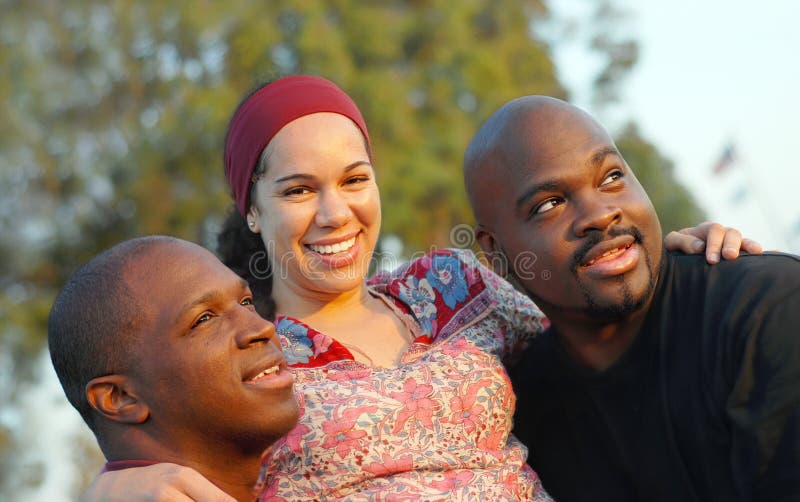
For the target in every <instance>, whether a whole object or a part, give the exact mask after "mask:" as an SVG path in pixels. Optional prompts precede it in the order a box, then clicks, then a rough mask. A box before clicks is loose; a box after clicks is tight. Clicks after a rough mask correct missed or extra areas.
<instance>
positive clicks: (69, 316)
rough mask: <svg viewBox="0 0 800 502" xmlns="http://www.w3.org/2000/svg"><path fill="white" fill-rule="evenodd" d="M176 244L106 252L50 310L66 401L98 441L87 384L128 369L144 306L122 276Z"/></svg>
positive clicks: (154, 241)
mask: <svg viewBox="0 0 800 502" xmlns="http://www.w3.org/2000/svg"><path fill="white" fill-rule="evenodd" d="M177 240H178V239H176V238H174V237H168V236H148V237H139V238H136V239H131V240H128V241H124V242H121V243H119V244H117V245H115V246H113V247H111V248H110V249H107V250H106V251H103V252H102V253H100V254H99V255H97V256H95V257H94V258H92V259H91V260H90V261H89V262H88V263H86V264H85V265H83V266H82V267H80V268H79V269H78V270H77V271H76V272H75V273H74V274H72V276H71V277H70V278H69V279H68V280H67V283H66V284H65V285H64V287H63V288H62V289H61V292H60V293H59V294H58V296H57V297H56V300H55V302H54V303H53V307H52V309H51V310H50V317H49V319H48V322H47V339H48V345H49V348H50V359H51V361H52V362H53V367H54V368H55V370H56V374H57V375H58V379H59V381H60V382H61V386H62V387H63V388H64V393H65V394H66V395H67V400H69V402H70V404H71V405H72V406H73V407H74V408H75V409H76V410H78V412H79V413H80V414H81V417H82V418H83V420H84V421H85V422H86V424H87V425H88V426H89V428H90V429H92V431H93V432H94V433H95V435H97V434H98V432H99V431H98V424H97V422H96V420H95V418H96V416H97V414H96V413H94V411H93V408H92V407H91V405H90V404H89V401H88V399H87V397H86V384H87V383H89V381H90V380H91V379H93V378H96V377H99V376H104V375H110V374H113V373H118V372H122V371H124V370H125V368H127V367H128V366H129V364H130V359H131V357H132V355H133V354H135V353H136V350H135V343H136V341H137V340H138V336H137V331H138V330H139V329H140V323H141V320H142V318H141V316H140V314H139V313H140V312H141V308H140V307H141V306H140V302H139V301H138V300H137V298H136V297H135V296H134V295H133V293H132V291H131V290H130V288H129V287H128V286H127V285H126V283H125V281H124V280H123V279H122V274H123V273H124V271H125V270H126V269H127V268H128V267H129V266H130V265H131V264H132V263H133V262H134V261H136V260H137V259H138V258H139V257H141V256H142V255H143V254H144V253H145V252H147V251H149V250H151V249H153V248H154V247H155V246H157V245H160V244H165V243H170V242H175V241H177Z"/></svg>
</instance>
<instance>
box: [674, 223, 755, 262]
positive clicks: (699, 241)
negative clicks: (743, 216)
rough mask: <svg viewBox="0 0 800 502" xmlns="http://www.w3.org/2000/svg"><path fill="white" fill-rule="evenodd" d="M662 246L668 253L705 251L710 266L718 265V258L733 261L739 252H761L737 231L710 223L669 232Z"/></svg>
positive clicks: (751, 240)
mask: <svg viewBox="0 0 800 502" xmlns="http://www.w3.org/2000/svg"><path fill="white" fill-rule="evenodd" d="M664 245H665V246H666V248H667V250H669V251H681V252H683V253H686V254H697V253H699V252H701V251H702V250H703V249H705V255H706V261H707V262H708V263H711V264H715V263H719V260H720V258H724V259H726V260H735V259H736V258H738V257H739V253H740V251H745V252H747V253H753V254H760V253H761V252H762V248H761V244H759V243H758V242H756V241H754V240H753V239H745V238H743V237H742V233H741V232H739V231H738V230H737V229H735V228H730V227H724V226H722V225H720V224H719V223H714V222H710V221H706V222H703V223H701V224H699V225H697V226H696V227H691V228H684V229H681V230H679V231H677V232H670V233H669V234H668V235H667V237H666V238H665V239H664Z"/></svg>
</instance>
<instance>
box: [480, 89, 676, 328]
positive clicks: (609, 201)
mask: <svg viewBox="0 0 800 502" xmlns="http://www.w3.org/2000/svg"><path fill="white" fill-rule="evenodd" d="M464 181H465V184H466V189H467V194H468V196H469V200H470V204H471V205H472V209H473V211H474V214H475V219H476V220H477V221H478V228H477V229H476V235H475V237H476V240H477V242H478V244H479V245H480V247H481V249H482V250H483V252H484V253H486V257H487V259H488V260H489V262H490V264H491V266H492V267H493V268H495V270H496V271H498V272H499V273H501V274H504V275H506V276H507V277H509V279H511V280H514V281H515V282H516V283H517V285H518V286H520V287H522V288H523V289H524V290H525V291H526V292H527V293H528V295H529V296H530V297H531V298H533V299H534V300H535V301H536V303H537V304H538V305H539V306H540V307H541V308H542V309H543V310H544V311H545V313H547V314H548V316H549V317H551V318H553V317H554V316H555V317H559V316H562V317H565V316H577V317H578V318H581V319H594V320H596V319H611V318H618V317H620V316H625V315H628V314H630V313H632V312H636V311H638V309H640V308H641V306H642V305H644V303H643V302H644V301H645V300H646V299H647V298H649V294H650V291H652V288H653V286H654V284H655V277H656V271H657V270H658V265H659V260H660V256H661V228H660V225H659V223H658V218H657V217H656V214H655V210H654V209H653V206H652V204H651V203H650V199H649V198H648V197H647V194H646V193H645V191H644V189H642V187H641V185H640V184H639V182H638V181H637V180H636V176H635V175H634V174H633V172H632V171H631V169H630V167H629V166H628V165H627V163H626V162H625V159H623V158H622V155H621V154H620V153H619V151H618V150H617V147H616V145H615V144H614V141H613V140H612V139H611V137H610V136H609V134H608V132H607V131H606V130H605V129H604V128H603V126H601V125H600V124H599V123H598V122H597V121H596V120H594V119H593V118H592V117H591V116H590V115H589V114H587V113H586V112H584V111H583V110H580V109H579V108H577V107H575V106H572V105H570V104H568V103H565V102H564V101H560V100H558V99H554V98H549V97H545V96H526V97H523V98H519V99H515V100H513V101H510V102H509V103H507V104H506V105H504V106H503V107H502V108H500V109H499V110H498V111H497V112H496V113H495V114H494V115H492V116H491V117H490V118H489V120H487V121H486V123H484V124H483V126H481V128H480V129H479V130H478V132H477V134H476V135H475V138H474V139H473V140H472V142H471V143H470V145H469V147H468V148H467V152H466V154H465V158H464ZM609 246H612V247H613V249H612V251H614V250H617V251H618V253H617V255H615V256H617V258H618V260H617V261H614V260H615V259H616V258H614V259H611V258H608V259H606V260H605V261H603V262H602V263H600V262H597V257H598V256H599V255H598V254H597V253H601V254H602V253H605V252H606V251H607V249H606V248H608V247H609ZM605 256H611V255H605ZM601 261H602V260H601ZM607 262H608V263H607ZM609 263H611V264H610V265H609ZM617 265H618V266H617ZM615 266H616V268H614V267H615ZM551 278H552V279H553V280H550V279H551Z"/></svg>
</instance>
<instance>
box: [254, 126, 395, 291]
mask: <svg viewBox="0 0 800 502" xmlns="http://www.w3.org/2000/svg"><path fill="white" fill-rule="evenodd" d="M264 156H265V158H266V171H265V172H264V174H263V175H261V177H260V178H259V179H258V181H257V182H256V185H255V196H254V199H253V201H252V203H251V207H250V212H249V214H248V220H251V221H254V222H255V225H254V227H253V230H254V231H257V232H260V233H261V237H262V239H263V241H264V245H265V247H266V249H267V251H268V253H269V257H270V262H271V265H272V271H273V284H274V290H275V293H278V291H279V290H280V289H281V288H283V287H288V288H289V289H291V290H293V291H294V292H295V293H296V294H301V295H303V296H307V295H308V294H309V293H310V294H322V295H329V294H340V293H345V292H348V291H353V290H356V289H357V288H360V287H361V286H362V285H363V282H364V277H365V276H366V274H367V270H368V269H369V262H370V259H371V258H372V252H373V251H374V249H375V243H376V242H377V240H378V233H379V231H380V224H381V207H380V195H379V194H378V185H377V184H376V183H375V173H374V171H373V169H372V165H371V163H370V159H369V155H368V154H367V149H366V145H365V141H364V137H363V136H362V134H361V131H360V130H359V129H358V127H356V125H355V124H354V123H353V122H352V121H351V120H350V119H348V118H347V117H345V116H343V115H339V114H337V113H314V114H311V115H306V116H304V117H301V118H299V119H296V120H294V121H292V122H290V123H289V124H287V125H286V126H284V127H283V129H281V130H280V131H279V132H278V134H276V135H275V137H273V138H272V140H271V141H270V143H269V145H267V148H266V149H265V153H264Z"/></svg>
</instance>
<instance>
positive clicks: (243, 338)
mask: <svg viewBox="0 0 800 502" xmlns="http://www.w3.org/2000/svg"><path fill="white" fill-rule="evenodd" d="M234 322H236V323H239V324H240V326H239V329H237V330H236V346H237V347H239V348H240V349H246V348H247V347H248V346H250V345H253V344H254V343H260V342H269V341H270V340H272V339H273V338H274V337H275V325H274V324H272V323H271V322H269V321H267V320H266V319H264V318H263V317H261V316H260V315H258V313H257V312H254V311H252V310H249V309H246V310H244V311H243V312H241V313H240V314H239V315H237V316H236V318H235V319H234Z"/></svg>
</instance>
